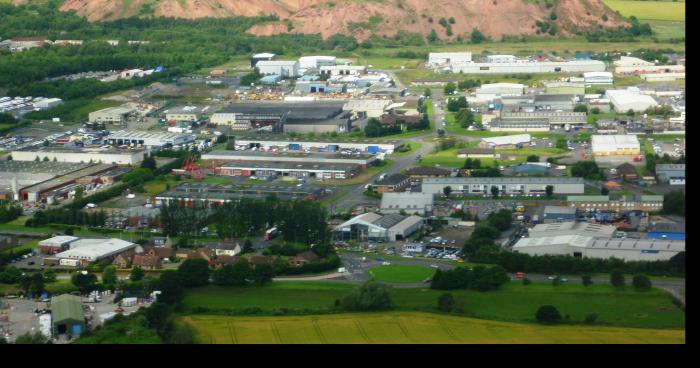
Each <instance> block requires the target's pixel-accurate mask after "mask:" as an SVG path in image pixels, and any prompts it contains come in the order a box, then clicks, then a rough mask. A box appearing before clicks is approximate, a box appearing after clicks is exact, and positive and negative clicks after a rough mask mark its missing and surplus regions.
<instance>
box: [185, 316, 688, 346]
mask: <svg viewBox="0 0 700 368" xmlns="http://www.w3.org/2000/svg"><path fill="white" fill-rule="evenodd" d="M180 322H181V323H188V324H190V325H191V326H192V327H194V329H195V330H196V331H197V342H199V343H216V344H280V343H282V344H329V343H330V344H372V343H375V344H381V343H388V344H403V343H406V344H410V343H418V344H431V343H433V344H439V343H445V344H449V343H455V344H469V343H485V344H499V343H503V344H530V343H537V344H546V343H559V344H562V343H564V344H566V343H569V344H576V343H583V344H616V343H618V344H654V343H659V344H683V343H685V331H683V330H650V329H635V328H619V327H592V326H543V325H538V324H525V323H512V322H497V321H485V320H479V319H473V318H464V317H454V316H446V315H437V314H430V313H419V312H387V313H368V314H336V315H320V316H294V317H230V316H207V315H204V316H186V317H182V318H181V319H180Z"/></svg>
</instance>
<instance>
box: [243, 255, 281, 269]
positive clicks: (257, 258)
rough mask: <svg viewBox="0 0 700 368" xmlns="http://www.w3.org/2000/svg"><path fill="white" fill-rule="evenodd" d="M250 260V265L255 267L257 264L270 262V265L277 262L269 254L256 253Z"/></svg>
mask: <svg viewBox="0 0 700 368" xmlns="http://www.w3.org/2000/svg"><path fill="white" fill-rule="evenodd" d="M248 262H250V265H251V266H253V267H256V266H258V265H261V264H268V265H270V266H272V265H273V264H274V263H275V259H274V258H272V257H268V256H258V255H255V256H252V257H250V260H249V261H248Z"/></svg>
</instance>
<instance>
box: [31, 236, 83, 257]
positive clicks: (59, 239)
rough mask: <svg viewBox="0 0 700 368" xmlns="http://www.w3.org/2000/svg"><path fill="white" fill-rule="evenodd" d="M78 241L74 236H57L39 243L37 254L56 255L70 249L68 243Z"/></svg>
mask: <svg viewBox="0 0 700 368" xmlns="http://www.w3.org/2000/svg"><path fill="white" fill-rule="evenodd" d="M76 240H78V238H76V237H75V236H69V235H59V236H54V237H53V238H50V239H44V240H42V241H40V242H39V252H41V253H42V254H56V253H61V252H63V251H66V250H68V249H70V243H72V242H74V241H76Z"/></svg>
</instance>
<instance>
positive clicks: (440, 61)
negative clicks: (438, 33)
mask: <svg viewBox="0 0 700 368" xmlns="http://www.w3.org/2000/svg"><path fill="white" fill-rule="evenodd" d="M471 61H472V53H471V52H431V53H429V54H428V64H430V66H433V67H435V66H441V65H449V64H453V63H469V62H471Z"/></svg>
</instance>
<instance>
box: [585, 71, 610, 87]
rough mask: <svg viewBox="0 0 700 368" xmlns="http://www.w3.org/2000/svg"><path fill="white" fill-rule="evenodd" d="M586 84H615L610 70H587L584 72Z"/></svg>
mask: <svg viewBox="0 0 700 368" xmlns="http://www.w3.org/2000/svg"><path fill="white" fill-rule="evenodd" d="M583 81H584V83H585V84H592V85H598V84H613V74H612V73H610V72H587V73H583Z"/></svg>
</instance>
